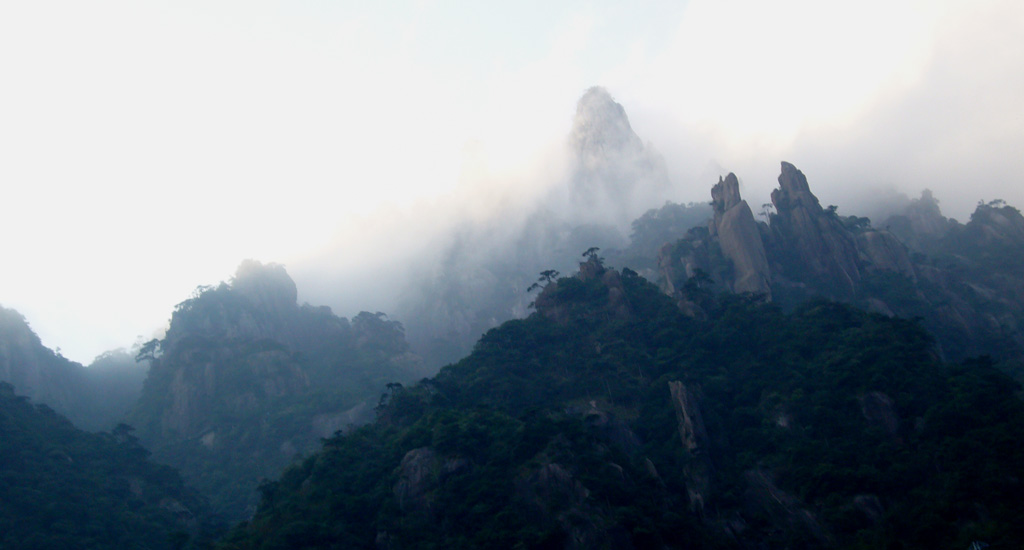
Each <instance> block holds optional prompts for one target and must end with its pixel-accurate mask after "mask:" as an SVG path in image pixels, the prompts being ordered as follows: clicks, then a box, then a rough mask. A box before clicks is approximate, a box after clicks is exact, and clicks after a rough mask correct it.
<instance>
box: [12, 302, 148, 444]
mask: <svg viewBox="0 0 1024 550" xmlns="http://www.w3.org/2000/svg"><path fill="white" fill-rule="evenodd" d="M147 367H148V365H146V364H145V363H143V364H137V363H136V362H135V361H134V359H133V358H131V357H129V356H128V354H127V353H125V352H123V351H111V352H107V353H105V354H104V355H102V356H100V357H97V358H96V361H94V362H93V364H92V365H90V367H89V368H85V367H83V366H82V365H80V364H78V363H75V362H73V361H69V360H68V359H65V358H64V356H62V355H60V354H59V353H55V352H54V351H53V350H50V349H48V348H46V347H45V346H43V344H42V342H41V341H40V340H39V337H38V336H37V335H36V334H35V332H33V331H32V328H31V327H29V324H28V322H27V321H26V320H25V318H24V317H23V316H22V315H21V314H19V313H18V312H16V311H14V310H11V309H5V308H3V307H0V381H4V382H7V383H9V384H11V385H12V386H14V388H15V390H16V391H17V392H18V393H19V394H20V395H25V396H27V397H29V398H31V399H32V400H33V401H35V402H37V403H44V404H46V405H48V406H50V407H52V408H53V409H54V410H55V411H57V412H59V413H60V414H62V415H64V416H66V417H67V418H68V419H70V420H71V421H72V422H73V423H74V424H75V425H76V426H78V427H80V428H82V429H85V430H90V431H98V430H109V429H111V428H113V427H114V426H115V425H116V424H117V423H118V422H120V421H122V420H123V419H124V416H125V414H126V413H127V412H128V410H129V409H130V408H131V407H132V405H133V404H134V402H135V400H136V399H137V398H138V396H139V393H140V391H141V389H142V380H143V379H144V378H145V377H146V370H147Z"/></svg>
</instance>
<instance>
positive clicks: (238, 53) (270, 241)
mask: <svg viewBox="0 0 1024 550" xmlns="http://www.w3.org/2000/svg"><path fill="white" fill-rule="evenodd" d="M49 7H50V8H53V7H56V8H57V9H49V10H48V9H46V6H42V7H32V6H28V5H20V6H14V5H11V6H4V7H3V8H0V36H2V38H0V45H2V46H3V47H2V48H0V67H3V68H4V70H5V72H6V74H8V75H9V76H10V77H9V79H8V80H9V83H10V85H9V86H5V88H4V90H2V91H0V119H2V120H4V121H5V122H4V124H3V125H2V129H0V151H2V152H0V157H2V158H0V160H2V162H0V181H3V182H4V188H5V205H6V207H7V208H6V209H7V211H6V212H5V215H4V216H3V217H2V218H0V231H2V233H3V235H4V238H3V241H2V249H0V254H2V257H4V259H5V269H4V270H3V273H2V274H0V303H2V304H3V305H4V306H6V307H13V308H15V309H17V310H19V311H20V312H21V313H22V314H24V315H25V316H26V317H27V318H28V319H29V321H30V322H31V323H32V326H33V328H34V329H35V330H36V331H37V332H38V333H39V334H40V337H41V338H42V340H43V342H44V344H46V345H47V346H50V347H51V348H56V347H61V348H62V349H63V353H64V354H66V355H67V356H68V357H70V358H72V359H75V360H78V361H80V362H83V363H87V362H89V360H91V358H92V357H95V356H97V355H99V354H100V353H102V352H103V351H104V350H107V349H113V348H117V347H125V346H129V345H131V343H132V342H134V341H135V340H136V339H137V337H138V336H143V337H146V336H149V335H151V334H153V332H154V331H158V330H159V329H160V328H161V327H162V326H164V324H165V323H166V320H167V319H168V317H169V316H170V313H171V311H172V310H173V307H174V305H175V304H177V303H178V302H181V301H182V300H184V299H186V298H188V296H189V295H190V293H191V291H192V289H193V288H195V287H196V286H199V285H207V284H215V283H216V282H218V281H220V280H225V279H228V278H229V277H230V275H231V273H233V272H234V269H235V267H236V266H237V265H238V264H239V263H240V262H241V261H242V260H243V259H245V258H254V259H258V260H261V261H264V262H278V263H282V264H284V265H285V266H286V267H287V268H288V270H289V273H290V274H291V275H292V277H293V278H294V279H295V280H296V283H297V286H298V288H299V299H300V301H305V302H309V303H312V304H326V305H330V306H331V307H332V308H333V309H334V310H335V312H336V313H338V314H340V315H346V316H352V315H355V314H356V313H358V311H360V310H369V311H384V312H387V313H389V314H390V315H394V316H396V317H398V316H400V315H401V312H400V310H402V309H403V308H405V309H406V310H408V306H407V304H409V303H410V302H412V301H415V297H416V296H418V295H422V293H423V291H424V289H423V284H425V282H429V281H435V282H436V281H440V280H447V281H449V283H450V288H449V291H451V292H456V291H457V293H459V294H461V297H462V298H463V299H465V300H473V299H475V298H474V297H476V296H479V295H481V293H484V294H486V293H487V292H491V291H490V290H489V289H488V286H487V285H488V284H490V283H494V282H495V281H497V280H502V279H501V278H500V277H498V278H494V279H492V278H491V277H492V276H495V273H494V272H493V270H490V269H485V268H486V266H488V265H493V264H494V262H505V264H506V265H505V267H506V268H507V269H505V268H503V269H505V273H506V274H507V273H508V272H509V270H513V271H515V272H516V273H519V274H522V275H521V277H520V275H517V276H516V277H513V278H512V279H509V280H514V281H515V288H508V289H502V290H501V292H505V293H508V294H509V295H516V294H515V293H517V292H520V291H521V290H522V288H521V287H525V286H528V285H529V283H531V282H532V280H530V279H527V278H526V274H529V273H530V272H532V271H533V268H535V267H541V268H542V269H547V268H552V269H559V270H563V271H564V270H567V269H572V266H573V262H575V261H576V260H577V258H578V256H579V254H580V252H582V250H584V249H586V248H587V247H589V246H616V245H622V244H623V243H624V242H625V239H627V238H628V235H629V222H630V221H631V220H632V219H634V218H635V217H636V216H637V215H639V214H642V213H643V211H644V210H646V209H648V208H656V207H659V206H661V205H662V204H664V203H665V201H673V202H681V203H687V202H707V201H708V200H709V190H710V187H711V186H712V185H713V184H714V183H715V182H716V181H717V180H718V177H719V176H721V175H725V174H726V173H728V172H734V173H735V174H736V175H737V176H738V177H739V179H740V182H741V192H742V194H743V196H744V198H745V199H746V200H747V201H748V202H749V203H750V204H751V206H752V208H753V209H754V210H755V211H756V210H758V205H760V204H762V203H765V202H768V197H769V194H770V192H771V189H772V188H773V187H774V186H775V185H776V178H777V176H778V172H779V161H782V160H785V161H789V162H792V163H793V164H795V165H796V166H797V167H798V168H800V169H801V170H802V171H803V172H804V173H805V174H806V175H807V177H808V180H809V182H810V185H811V187H812V190H813V191H814V192H815V194H816V195H818V197H819V198H820V199H821V202H822V203H823V204H836V205H838V206H839V211H840V212H841V213H843V214H859V215H868V216H870V217H872V219H874V220H875V221H878V220H879V218H881V217H884V215H885V214H886V213H887V211H890V210H892V209H893V208H895V207H896V205H898V204H899V203H902V202H903V201H905V200H909V199H912V198H915V197H917V196H919V195H920V193H921V191H922V190H924V189H931V190H932V191H933V192H934V194H935V196H936V198H938V199H939V201H940V204H941V206H942V209H943V212H944V214H945V215H947V216H951V217H954V218H956V219H958V220H960V221H966V220H967V218H968V216H969V215H970V212H971V211H972V210H973V208H974V205H975V204H976V203H977V202H978V201H979V200H985V201H988V200H992V199H995V198H1000V199H1004V200H1006V201H1007V202H1008V203H1009V204H1011V205H1014V206H1018V207H1020V206H1021V205H1024V185H1021V184H1020V174H1022V173H1024V157H1022V156H1021V155H1020V154H1019V152H1020V151H1021V150H1024V117H1022V115H1021V113H1022V111H1024V105H1022V103H1021V101H1022V100H1021V99H1020V98H1022V97H1024V93H1022V92H1024V75H1022V74H1021V72H1020V71H1019V67H1021V66H1024V45H1022V44H1021V43H1020V40H1019V36H1020V35H1021V33H1022V32H1024V7H1021V6H1020V5H1018V4H1017V3H1013V2H1002V1H992V2H971V3H966V2H964V3H960V2H937V3H929V4H927V5H922V4H918V3H913V2H906V3H900V2H897V3H892V2H884V3H883V2H875V3H872V2H867V3H858V4H857V5H856V6H853V5H850V6H838V5H830V6H828V7H826V6H822V5H819V4H818V3H812V2H797V1H792V2H781V3H774V4H773V5H771V6H762V5H761V4H759V3H753V2H741V1H735V2H709V1H700V0H698V1H692V2H689V3H687V4H684V5H675V4H673V5H666V6H649V7H647V8H644V9H638V8H635V7H633V8H626V7H619V6H614V5H611V4H608V5H604V4H588V5H581V6H571V5H566V6H562V7H550V6H546V5H543V4H537V5H532V6H517V7H515V8H513V7H503V8H500V9H497V8H495V9H494V10H486V9H476V10H475V11H474V10H470V11H463V10H460V9H458V8H454V7H443V6H430V5H427V4H422V3H416V4H415V5H412V4H410V5H409V6H406V8H407V9H399V10H393V9H380V10H378V9H375V8H364V9H352V8H346V7H340V6H333V5H327V4H325V3H313V4H310V5H307V6H304V7H302V8H299V7H285V6H278V5H275V4H273V3H259V4H257V5H250V4H247V3H246V4H242V3H230V2H229V3H225V4H219V5H217V6H207V5H202V4H190V3H176V4H174V5H167V6H162V7H161V6H148V7H147V6H134V7H127V6H124V5H121V4H118V3H113V2H110V3H103V2H101V3H99V4H96V5H93V6H91V7H89V8H88V9H86V8H83V7H80V6H76V5H75V4H73V3H61V2H56V3H54V5H52V6H49ZM55 14H56V15H55ZM509 22H514V23H515V28H516V29H517V30H516V32H514V33H510V32H508V31H503V30H502V29H507V28H508V24H509ZM522 36H530V37H531V39H530V40H527V41H524V40H523V39H522V38H521V37H522ZM182 37H188V39H187V40H183V39H182ZM595 85H599V86H603V87H604V88H605V89H606V90H607V92H608V93H609V94H610V96H611V97H612V98H613V99H614V101H615V102H617V103H618V104H620V105H621V106H622V108H623V110H624V113H625V115H626V116H627V117H628V121H629V124H630V127H631V129H632V131H633V132H634V133H635V135H636V136H637V139H638V140H639V144H640V146H641V147H642V150H640V149H637V150H638V151H642V153H638V156H636V158H632V159H625V158H619V159H617V160H615V161H614V162H613V163H611V164H610V165H608V166H605V167H603V168H601V169H600V170H598V171H599V172H600V171H601V170H604V179H603V181H608V182H613V183H614V185H612V184H609V185H608V186H606V187H604V188H602V187H600V186H598V188H596V190H594V189H592V190H591V191H590V192H581V191H580V190H581V189H586V185H585V184H586V177H583V176H580V174H581V173H584V172H580V170H579V168H580V165H579V160H580V158H579V156H578V150H576V151H575V152H574V148H573V147H574V145H573V144H574V141H573V139H574V138H573V136H574V131H575V130H574V123H575V118H576V117H575V114H576V107H577V101H578V100H579V99H580V98H581V97H582V96H584V94H585V93H586V92H587V90H588V89H590V87H591V86H595ZM577 144H578V141H577ZM633 145H634V146H635V145H636V143H634V144H633ZM638 162H639V164H637V163H638ZM659 163H662V164H659ZM583 164H584V165H585V164H586V163H585V162H584V163H583ZM639 165H643V166H647V168H644V169H643V170H641V172H643V173H645V174H648V175H651V174H657V175H656V176H651V177H650V178H649V180H650V181H646V182H645V183H642V184H638V185H636V186H635V187H633V188H629V187H628V185H630V184H634V183H636V180H637V178H636V177H635V176H636V175H637V173H638V172H636V169H637V166H639ZM648 169H649V170H648ZM644 170H647V171H646V172H644ZM581 177H582V178H583V179H580V178H581ZM645 177H646V176H645ZM640 179H643V178H640ZM623 186H625V187H623ZM573 227H590V228H591V229H593V231H590V232H589V233H584V234H582V235H580V234H577V235H570V234H569V233H566V232H571V228H573ZM531 230H532V231H534V232H533V233H530V231H531ZM590 241H595V242H590ZM596 241H601V242H596ZM581 244H582V245H583V246H582V248H581V247H580V246H578V245H581ZM530 246H533V248H532V249H530V248H529V247H530ZM531 250H532V251H531ZM541 251H543V253H541ZM563 255H564V260H561V261H562V262H564V263H561V264H559V265H550V264H553V259H554V258H556V257H557V258H562V257H563ZM535 263H536V265H534V264H535ZM495 277H496V276H495ZM457 281H461V283H459V284H461V285H465V286H464V287H461V288H460V287H459V286H458V285H457V284H455V283H456V282H457ZM437 288H440V287H435V290H436V289H437ZM530 300H531V298H530V297H529V296H527V295H523V296H522V299H517V300H515V303H516V304H517V305H516V309H515V312H516V314H523V313H525V310H524V309H523V308H524V307H525V306H526V305H527V304H528V303H529V302H530ZM403 304H406V305H403ZM483 321H485V320H480V322H483ZM473 330H475V329H473Z"/></svg>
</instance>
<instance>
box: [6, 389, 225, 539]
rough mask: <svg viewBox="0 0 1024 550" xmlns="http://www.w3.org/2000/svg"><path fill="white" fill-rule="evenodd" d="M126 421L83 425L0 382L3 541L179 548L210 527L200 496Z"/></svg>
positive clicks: (209, 531) (208, 533)
mask: <svg viewBox="0 0 1024 550" xmlns="http://www.w3.org/2000/svg"><path fill="white" fill-rule="evenodd" d="M148 456H149V451H147V450H146V449H145V448H143V447H142V445H141V444H140V443H139V441H138V439H136V438H135V436H134V435H133V434H132V429H131V427H129V426H126V425H124V424H122V425H119V426H117V427H116V428H114V429H113V430H111V431H110V432H101V433H87V432H84V431H82V430H79V429H78V428H75V427H74V426H72V425H71V423H70V422H69V421H68V420H67V419H65V418H63V417H61V416H60V415H58V414H57V413H55V412H54V411H53V409H51V408H49V407H47V406H46V405H33V404H32V403H30V402H29V400H28V399H27V398H26V397H23V396H18V395H15V393H14V388H13V387H12V386H11V385H10V384H7V383H4V382H0V547H3V548H24V549H30V548H31V549H54V550H56V549H58V548H60V549H64V548H82V549H93V548H140V549H141V548H146V549H154V550H157V549H179V548H183V547H184V545H185V544H187V543H190V541H191V543H195V544H199V543H202V541H203V540H208V539H209V538H210V537H212V536H213V535H214V534H215V533H216V532H217V528H218V526H217V525H215V524H212V523H210V516H209V511H208V507H207V505H206V501H205V499H204V498H202V497H201V496H200V495H199V494H198V493H196V492H195V491H194V490H192V489H189V488H187V487H185V485H184V484H183V483H182V480H181V476H180V475H179V474H178V472H176V471H175V470H174V469H173V468H171V467H169V466H164V465H160V464H156V463H154V462H152V461H151V460H150V459H149V458H148Z"/></svg>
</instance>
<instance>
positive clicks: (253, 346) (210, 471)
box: [129, 260, 423, 520]
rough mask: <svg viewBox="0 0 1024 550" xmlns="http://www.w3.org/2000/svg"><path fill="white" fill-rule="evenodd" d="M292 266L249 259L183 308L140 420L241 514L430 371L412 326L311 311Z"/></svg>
mask: <svg viewBox="0 0 1024 550" xmlns="http://www.w3.org/2000/svg"><path fill="white" fill-rule="evenodd" d="M296 296H297V290H296V287H295V283H294V282H293V281H292V279H291V278H290V277H289V276H288V274H287V273H286V272H285V270H284V268H283V267H281V266H280V265H275V264H268V265H263V264H260V263H259V262H255V261H251V260H247V261H245V262H243V263H242V265H241V266H240V267H239V268H238V271H237V273H236V274H235V277H234V278H233V279H232V280H231V282H230V283H221V284H220V285H219V286H216V287H206V288H200V289H197V291H196V293H195V295H194V296H193V297H192V298H190V299H188V300H186V301H184V302H182V303H181V304H179V305H178V306H177V308H176V309H175V311H174V314H173V316H172V317H171V324H170V327H169V329H168V330H167V333H166V335H165V336H164V338H163V339H162V340H154V341H152V342H150V343H148V344H147V345H146V346H144V347H143V349H142V354H143V355H148V356H149V358H150V359H151V361H152V367H151V368H150V371H149V377H148V378H147V379H146V382H145V386H144V388H143V391H142V396H141V398H140V399H139V401H138V404H137V406H136V408H135V409H134V410H133V411H132V413H131V415H130V417H129V419H130V420H129V421H130V422H131V423H132V424H133V425H134V426H136V428H138V430H139V437H140V439H141V440H142V441H143V442H144V443H145V444H146V445H147V447H149V448H151V449H152V450H153V454H154V458H156V459H157V460H160V461H162V462H165V463H167V464H170V465H172V466H174V467H176V468H179V469H180V470H181V471H182V474H183V475H184V477H185V479H186V480H187V481H188V482H189V483H190V484H192V485H194V486H195V487H197V488H198V489H200V490H201V491H202V492H203V493H204V494H206V495H208V496H209V497H210V499H211V503H212V505H213V507H214V510H215V511H216V512H218V513H220V514H223V515H224V516H225V517H228V518H231V519H236V520H237V519H242V518H244V517H246V516H247V515H248V514H249V513H251V511H252V508H251V507H252V506H253V505H254V504H255V501H256V487H257V485H258V484H259V482H260V480H261V479H263V478H274V477H276V476H277V474H278V473H279V472H280V471H281V469H282V468H283V467H284V466H285V465H287V464H288V463H289V462H290V461H291V460H293V459H294V458H295V457H296V456H299V455H301V454H302V453H304V452H307V451H309V450H311V449H313V448H315V447H316V445H317V444H318V442H319V440H320V438H322V437H328V436H330V435H332V434H334V433H335V432H336V431H338V430H344V429H347V428H348V427H349V426H350V425H353V424H359V423H362V422H365V421H366V420H368V419H371V418H372V414H373V413H372V409H373V407H374V405H375V404H376V403H377V399H378V397H379V396H380V394H381V392H382V391H383V390H384V389H385V386H386V385H387V384H389V383H392V382H409V381H411V380H415V379H417V378H418V377H420V376H422V372H423V371H422V365H421V362H420V360H419V358H418V357H417V356H415V355H413V354H412V353H411V352H410V351H409V347H408V344H407V343H406V342H405V338H404V335H403V329H402V326H401V325H400V324H398V323H397V322H395V321H391V320H389V319H388V318H387V317H386V316H385V315H384V314H382V313H378V314H372V313H366V312H364V313H360V314H359V315H357V316H356V317H355V318H353V319H352V320H351V321H349V320H348V319H345V318H343V317H337V316H335V315H334V314H332V313H331V310H330V308H327V307H313V306H310V305H308V304H307V305H303V306H299V305H298V304H297V303H296Z"/></svg>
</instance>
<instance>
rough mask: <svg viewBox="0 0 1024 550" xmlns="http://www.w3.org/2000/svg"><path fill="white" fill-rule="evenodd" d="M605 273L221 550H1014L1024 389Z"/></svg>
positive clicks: (338, 452) (852, 327)
mask: <svg viewBox="0 0 1024 550" xmlns="http://www.w3.org/2000/svg"><path fill="white" fill-rule="evenodd" d="M685 292H687V293H688V295H689V297H690V298H691V299H692V300H693V301H695V302H696V303H698V304H700V307H701V308H702V311H703V312H704V313H705V316H704V317H703V318H702V319H695V318H693V317H688V316H686V315H683V314H682V313H681V312H680V311H679V309H678V308H677V307H676V306H675V305H674V304H673V302H672V300H670V299H669V298H668V297H666V296H665V295H664V294H663V293H661V292H660V291H659V290H658V289H657V288H656V287H654V286H653V285H651V284H650V283H648V282H647V281H645V280H644V279H642V278H641V277H639V276H637V275H636V274H635V273H634V272H632V271H631V270H628V269H624V270H623V271H622V273H621V274H620V273H619V272H617V271H614V270H607V269H605V268H604V267H603V266H602V265H601V264H600V262H599V258H591V259H590V260H588V262H586V263H584V264H583V265H582V269H581V272H580V274H579V275H578V276H576V277H571V278H562V279H559V280H557V281H556V282H552V283H550V284H549V285H548V286H547V287H546V288H545V289H544V290H543V292H542V293H541V294H540V295H539V296H538V297H537V301H536V307H537V312H536V313H535V314H533V315H531V316H530V317H529V318H527V319H524V320H518V321H511V322H508V323H506V324H504V325H503V326H501V327H500V328H498V329H495V330H492V331H490V332H488V333H487V334H486V335H485V336H484V338H482V339H481V340H480V342H479V343H478V344H477V346H476V348H475V349H474V351H473V353H472V354H471V355H470V356H468V357H467V358H465V359H463V360H462V361H459V362H458V363H456V364H453V365H451V366H449V367H446V368H445V369H443V370H442V371H441V373H439V374H438V375H437V376H436V377H434V378H431V379H428V380H424V381H422V382H421V383H419V384H417V385H415V386H412V387H407V388H406V387H399V386H393V387H392V388H391V391H390V393H389V394H388V396H387V401H386V402H384V403H382V404H381V406H380V407H379V409H378V420H377V421H376V422H375V423H373V424H371V425H369V426H366V427H364V428H361V429H359V430H356V431H355V432H352V433H350V434H346V435H338V436H336V437H334V438H331V439H329V440H327V441H325V443H324V448H323V450H322V451H321V452H319V453H318V454H316V455H313V456H311V457H309V458H307V459H306V460H304V461H303V462H302V463H300V464H298V465H296V466H293V467H292V468H290V469H288V470H286V471H285V473H284V474H283V475H282V477H281V479H280V480H279V481H276V482H268V483H266V484H264V485H263V486H262V487H261V491H262V494H263V497H262V500H261V504H260V508H259V510H258V511H257V513H256V515H255V517H254V518H253V519H252V521H251V522H249V523H247V524H243V525H242V526H240V527H238V528H236V529H235V530H234V532H232V534H231V535H230V536H229V537H228V538H227V539H226V540H225V541H224V542H223V543H222V545H221V547H222V548H232V549H234V548H237V549H241V548H261V549H269V548H306V547H309V548H314V547H315V548H373V547H377V548H473V547H522V548H602V547H604V548H630V547H637V548H646V547H705V548H719V547H721V548H727V547H739V548H760V547H773V548H775V547H777V548H819V547H839V548H877V547H890V548H895V547H905V548H924V547H929V548H958V549H959V548H967V547H968V545H970V544H971V543H972V542H974V541H981V542H984V543H986V544H989V545H991V547H992V548H1017V547H1020V546H1021V544H1024V529H1022V525H1024V523H1022V522H1021V519H1022V518H1021V510H1020V506H1019V502H1018V499H1017V497H1016V495H1017V494H1018V493H1019V491H1020V489H1021V487H1020V484H1021V479H1022V478H1021V475H1022V474H1024V471H1022V468H1024V466H1022V465H1024V446H1022V445H1020V435H1021V434H1022V433H1024V432H1022V430H1024V404H1022V403H1021V401H1020V399H1019V398H1018V396H1017V395H1016V393H1015V392H1016V391H1017V390H1018V389H1019V387H1018V386H1017V385H1016V384H1015V383H1014V382H1012V381H1011V380H1010V379H1009V378H1007V377H1006V376H1005V375H1004V374H1001V373H1000V372H999V371H997V370H996V369H994V368H993V367H992V365H991V362H990V361H989V360H987V359H977V360H970V361H965V362H961V363H953V364H950V363H944V362H942V361H940V360H939V358H938V356H937V353H936V347H935V344H934V341H933V339H932V338H931V337H930V336H929V335H928V334H927V333H926V332H925V331H924V330H923V329H922V328H921V326H920V325H919V323H917V322H914V321H908V320H902V319H896V318H889V317H885V316H882V315H879V314H870V313H865V312H863V311H859V310H856V309H854V308H851V307H849V306H845V305H841V304H838V303H835V302H827V301H812V302H808V303H806V304H804V305H802V306H801V307H799V308H797V309H796V310H795V311H793V312H791V313H784V312H783V311H781V310H780V309H779V308H778V307H777V306H775V305H772V304H767V303H764V302H763V301H761V300H759V299H757V297H754V296H737V295H730V294H718V295H716V294H715V293H713V292H711V291H709V290H707V289H705V288H701V286H700V285H699V284H698V283H696V282H695V283H694V284H692V285H690V286H689V287H688V288H686V289H685Z"/></svg>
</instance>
